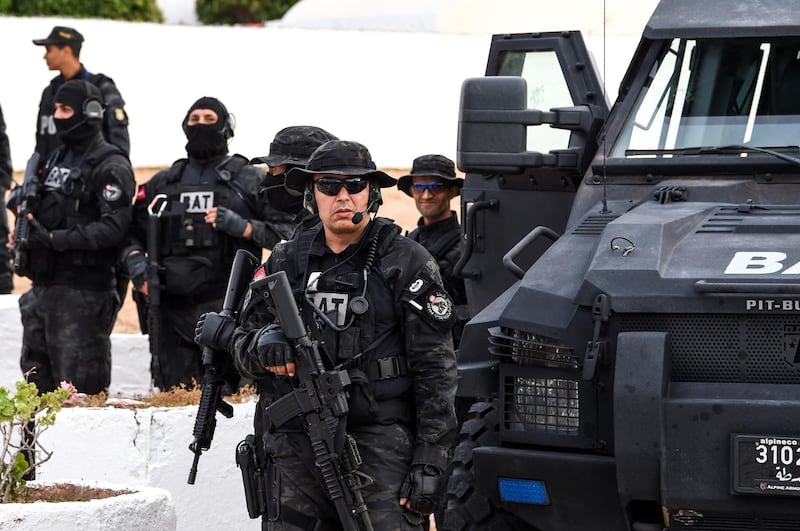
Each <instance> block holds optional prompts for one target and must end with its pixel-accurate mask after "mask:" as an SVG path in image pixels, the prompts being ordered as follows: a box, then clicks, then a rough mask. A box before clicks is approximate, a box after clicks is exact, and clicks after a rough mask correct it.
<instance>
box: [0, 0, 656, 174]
mask: <svg viewBox="0 0 800 531" xmlns="http://www.w3.org/2000/svg"><path fill="white" fill-rule="evenodd" d="M586 1H587V2H588V1H589V0H586ZM537 3H538V2H537ZM563 22H564V26H563V27H564V28H565V29H580V28H576V26H574V25H573V22H574V21H573V20H571V19H569V18H568V17H565V19H564V20H563ZM643 23H644V22H643V21H642V22H641V23H640V27H641V25H643ZM57 24H59V25H70V26H74V27H75V28H76V29H78V30H79V31H80V32H81V33H83V35H84V37H85V38H86V41H85V42H84V45H83V51H82V53H81V59H82V61H83V63H84V64H85V65H86V67H87V68H88V69H89V71H92V72H102V73H105V74H107V75H109V76H111V77H112V78H113V79H114V80H115V82H116V83H117V86H118V87H119V89H120V91H121V93H122V95H123V97H124V98H125V101H126V103H127V105H126V108H127V111H128V115H129V117H130V128H129V131H130V135H131V161H132V162H133V164H134V166H139V167H148V166H149V167H152V166H165V165H169V164H170V163H172V161H174V160H175V159H177V158H180V157H182V156H184V154H185V151H184V145H185V143H186V139H185V137H184V136H183V132H182V131H181V127H180V124H181V121H182V120H183V118H184V116H185V113H186V110H187V109H188V108H189V106H190V105H191V104H192V103H193V102H194V101H195V100H196V99H197V98H199V97H200V96H204V95H208V96H216V97H218V98H220V99H221V100H222V101H223V102H224V103H225V104H226V106H227V107H228V109H229V110H230V111H231V112H232V113H233V114H234V115H235V116H236V135H235V137H234V138H233V139H232V141H231V151H234V152H239V153H242V154H244V155H246V156H248V157H255V156H258V155H264V154H266V153H267V151H268V148H269V142H270V141H271V140H272V137H273V136H274V134H275V133H276V132H277V131H278V130H279V129H282V128H283V127H285V126H287V125H298V124H313V125H318V126H321V127H324V128H325V129H328V130H329V131H331V132H332V133H334V134H336V135H337V136H339V137H340V138H343V139H349V140H358V141H360V142H362V143H364V144H365V145H366V146H367V147H368V148H369V149H370V151H371V152H372V155H373V159H374V160H375V161H376V163H377V164H378V165H379V166H381V167H395V168H407V167H409V166H410V165H411V161H412V160H413V159H414V158H415V157H416V156H418V155H419V154H421V153H435V152H438V153H442V154H445V155H447V156H449V157H451V158H455V148H456V134H457V130H458V123H457V121H458V104H459V98H460V90H461V83H462V81H463V80H464V79H466V78H468V77H475V76H482V75H483V73H484V70H485V67H486V57H487V53H488V47H489V42H490V33H483V34H453V33H449V34H444V33H412V32H398V31H391V32H388V31H354V30H338V31H337V30H328V29H316V30H315V29H297V28H285V27H283V28H282V27H229V26H196V25H162V24H149V23H129V22H118V21H108V20H94V19H92V20H86V19H84V20H69V19H56V18H44V17H43V18H18V17H0V49H2V50H6V52H5V53H4V54H3V72H4V73H3V80H4V82H3V83H1V84H0V106H2V108H3V113H4V116H5V120H6V124H7V127H8V134H9V138H10V141H11V151H12V162H13V165H14V168H15V169H17V170H21V169H24V167H25V162H26V161H27V159H28V157H29V156H30V153H31V152H32V150H33V147H34V142H35V134H34V133H35V126H36V116H37V109H38V104H39V99H40V96H41V91H42V89H43V88H44V86H45V85H46V84H47V83H48V82H49V80H50V79H51V78H52V77H53V76H54V75H55V74H56V73H55V72H51V71H48V70H47V67H46V65H45V63H44V60H43V59H42V57H43V55H44V48H43V47H41V46H35V45H34V44H33V43H32V42H31V39H34V38H43V37H45V36H47V35H48V33H49V32H50V29H51V28H52V27H53V26H54V25H57ZM536 29H537V21H536V19H532V20H531V24H530V30H531V31H533V30H536ZM587 30H591V28H587ZM637 33H638V32H637ZM587 42H588V45H589V46H590V48H591V49H592V50H593V53H594V54H595V60H596V63H597V65H598V68H600V70H601V72H602V71H605V74H606V78H607V79H608V81H609V83H608V87H609V88H608V92H609V93H610V94H612V95H613V94H616V91H617V85H618V83H619V79H620V78H621V77H622V74H623V73H624V69H625V67H626V65H627V62H628V58H629V57H630V55H631V54H632V52H633V49H634V48H635V45H636V43H637V42H638V35H637V36H630V35H624V36H620V35H607V36H606V38H605V39H603V37H602V34H601V35H598V34H597V31H596V29H595V30H593V33H592V36H591V37H589V38H587ZM10 51H11V52H10ZM605 57H608V58H609V60H608V61H607V62H606V64H604V61H603V60H604V58H605ZM604 69H605V70H604ZM610 99H612V100H613V97H611V98H610Z"/></svg>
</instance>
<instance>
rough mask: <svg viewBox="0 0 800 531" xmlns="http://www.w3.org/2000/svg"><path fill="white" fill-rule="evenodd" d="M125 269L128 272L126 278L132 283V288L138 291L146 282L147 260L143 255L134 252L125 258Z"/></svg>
mask: <svg viewBox="0 0 800 531" xmlns="http://www.w3.org/2000/svg"><path fill="white" fill-rule="evenodd" d="M125 269H127V270H128V278H129V279H131V282H133V287H134V288H136V289H139V288H141V287H142V284H144V281H145V280H147V258H145V256H144V253H142V252H134V253H133V254H129V255H128V256H127V257H126V258H125Z"/></svg>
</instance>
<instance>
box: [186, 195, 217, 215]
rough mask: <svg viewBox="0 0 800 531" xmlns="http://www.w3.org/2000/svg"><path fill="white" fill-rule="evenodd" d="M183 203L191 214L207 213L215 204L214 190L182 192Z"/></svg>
mask: <svg viewBox="0 0 800 531" xmlns="http://www.w3.org/2000/svg"><path fill="white" fill-rule="evenodd" d="M180 200H181V203H183V206H185V207H186V212H189V213H190V214H205V213H206V212H208V210H209V209H210V208H211V207H213V206H214V192H213V191H207V192H182V193H181V196H180Z"/></svg>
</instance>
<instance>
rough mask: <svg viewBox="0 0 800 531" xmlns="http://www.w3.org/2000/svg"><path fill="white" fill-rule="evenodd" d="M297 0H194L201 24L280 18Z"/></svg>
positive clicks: (252, 21) (240, 22) (249, 22)
mask: <svg viewBox="0 0 800 531" xmlns="http://www.w3.org/2000/svg"><path fill="white" fill-rule="evenodd" d="M297 1H298V0H261V1H258V0H196V1H195V11H197V18H198V20H200V22H202V23H203V24H252V23H258V22H263V21H264V20H274V19H278V18H281V17H282V16H283V15H284V14H285V13H286V12H287V11H288V10H289V8H290V7H292V6H293V5H295V4H296V3H297Z"/></svg>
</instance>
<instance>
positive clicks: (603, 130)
mask: <svg viewBox="0 0 800 531" xmlns="http://www.w3.org/2000/svg"><path fill="white" fill-rule="evenodd" d="M602 89H603V100H604V101H605V100H607V99H608V97H607V95H606V0H603V84H602ZM607 123H608V120H607V119H606V121H604V122H603V125H602V127H601V128H600V149H601V150H602V153H603V208H602V209H601V210H600V213H601V214H608V212H609V210H608V194H607V193H606V159H607V158H608V154H607V153H606V124H607Z"/></svg>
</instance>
